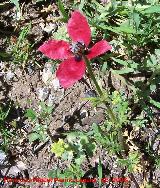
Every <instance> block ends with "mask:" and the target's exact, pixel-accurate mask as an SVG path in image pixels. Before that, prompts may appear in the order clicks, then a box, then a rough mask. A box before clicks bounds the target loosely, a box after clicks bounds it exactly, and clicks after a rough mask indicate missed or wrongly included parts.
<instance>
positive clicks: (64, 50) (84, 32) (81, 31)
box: [38, 10, 111, 88]
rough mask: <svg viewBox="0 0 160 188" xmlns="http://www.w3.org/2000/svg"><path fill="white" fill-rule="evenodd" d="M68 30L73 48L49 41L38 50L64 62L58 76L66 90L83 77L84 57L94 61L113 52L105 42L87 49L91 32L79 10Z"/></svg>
mask: <svg viewBox="0 0 160 188" xmlns="http://www.w3.org/2000/svg"><path fill="white" fill-rule="evenodd" d="M67 30H68V34H69V36H70V38H71V39H72V41H73V43H72V45H71V46H70V44H69V43H68V42H66V41H63V40H49V41H48V42H45V43H44V44H43V45H42V46H40V47H39V49H38V50H39V51H41V52H42V53H43V54H44V55H46V56H47V57H49V58H51V59H54V60H56V59H61V60H64V61H63V62H62V63H61V64H60V65H59V67H58V70H57V72H56V76H57V77H58V79H59V81H60V84H61V85H62V86H63V87H64V88H68V87H70V86H72V85H73V84H74V83H75V82H76V81H77V80H80V79H81V78H82V77H83V75H84V73H85V70H86V65H85V62H84V61H83V59H82V55H86V56H87V58H88V59H92V58H94V57H96V56H99V55H101V54H103V53H105V52H107V51H108V50H111V46H110V45H109V43H108V42H107V41H105V40H101V41H99V42H97V43H96V44H95V45H94V46H93V47H92V48H91V49H89V50H88V48H87V47H88V45H89V43H90V40H91V30H90V27H89V25H88V22H87V20H86V18H85V17H84V16H83V15H82V14H81V13H80V12H79V11H77V10H76V11H74V12H73V13H72V15H71V18H70V19H69V21H68V24H67Z"/></svg>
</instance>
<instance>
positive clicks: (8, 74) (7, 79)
mask: <svg viewBox="0 0 160 188" xmlns="http://www.w3.org/2000/svg"><path fill="white" fill-rule="evenodd" d="M13 77H14V73H13V72H12V71H11V70H9V71H8V72H7V73H6V75H5V78H6V81H11V80H12V79H13Z"/></svg>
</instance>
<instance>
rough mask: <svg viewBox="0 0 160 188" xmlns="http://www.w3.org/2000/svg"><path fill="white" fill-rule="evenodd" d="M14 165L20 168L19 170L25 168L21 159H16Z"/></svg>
mask: <svg viewBox="0 0 160 188" xmlns="http://www.w3.org/2000/svg"><path fill="white" fill-rule="evenodd" d="M16 166H17V167H18V168H19V169H20V170H26V169H27V166H26V165H25V164H24V163H23V162H22V161H18V162H17V164H16Z"/></svg>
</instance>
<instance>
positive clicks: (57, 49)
mask: <svg viewBox="0 0 160 188" xmlns="http://www.w3.org/2000/svg"><path fill="white" fill-rule="evenodd" d="M38 50H39V51H40V52H42V53H43V54H44V55H45V56H47V57H49V58H51V59H66V58H68V57H69V56H70V55H71V52H70V45H69V43H68V42H65V41H63V40H49V41H47V42H45V43H44V44H43V45H42V46H40V47H39V48H38Z"/></svg>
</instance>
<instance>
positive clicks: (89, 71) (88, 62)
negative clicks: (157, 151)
mask: <svg viewBox="0 0 160 188" xmlns="http://www.w3.org/2000/svg"><path fill="white" fill-rule="evenodd" d="M83 59H84V62H85V63H86V66H87V70H88V73H89V75H90V77H91V79H92V81H93V83H94V85H95V87H96V90H97V92H98V94H99V96H100V97H102V98H104V94H103V92H102V89H101V88H100V86H99V84H98V82H97V80H96V78H95V76H94V73H93V71H92V67H91V64H90V61H89V60H88V58H87V57H86V56H85V55H84V56H83ZM103 103H104V104H105V106H106V110H107V113H108V115H109V117H110V119H111V121H112V123H113V124H114V125H118V129H119V130H118V141H119V143H120V145H121V147H122V157H125V154H124V152H123V151H125V142H124V138H123V135H122V130H121V128H120V126H119V123H118V120H117V118H116V116H115V114H114V112H113V110H112V108H111V107H110V105H109V104H108V103H107V102H106V101H105V100H104V101H103Z"/></svg>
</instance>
